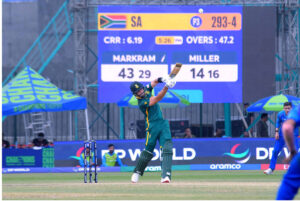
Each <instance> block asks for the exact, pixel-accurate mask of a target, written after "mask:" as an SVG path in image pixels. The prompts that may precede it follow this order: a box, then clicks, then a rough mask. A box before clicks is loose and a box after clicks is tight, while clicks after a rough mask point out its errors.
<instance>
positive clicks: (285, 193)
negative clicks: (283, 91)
mask: <svg viewBox="0 0 300 201" xmlns="http://www.w3.org/2000/svg"><path fill="white" fill-rule="evenodd" d="M299 126H300V105H298V106H297V107H296V108H294V109H293V110H292V111H291V112H290V113H289V115H288V118H287V120H286V121H285V122H284V124H283V125H282V132H283V136H284V139H285V142H286V145H287V147H288V149H289V151H290V155H289V156H288V158H287V159H286V161H287V162H290V161H291V163H290V167H289V169H288V171H287V173H286V174H285V175H284V177H283V180H282V182H281V185H280V187H279V190H278V193H277V197H276V199H277V200H292V199H293V198H294V197H295V195H296V194H297V192H298V188H299V187H300V153H297V149H296V146H295V143H294V141H295V135H294V131H295V129H296V128H298V127H299Z"/></svg>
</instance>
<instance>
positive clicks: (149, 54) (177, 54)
mask: <svg viewBox="0 0 300 201" xmlns="http://www.w3.org/2000/svg"><path fill="white" fill-rule="evenodd" d="M98 55H99V61H98V68H99V69H98V84H99V91H98V102H100V103H116V102H118V101H119V100H120V99H122V97H124V96H126V95H127V94H128V93H130V89H129V86H130V83H131V82H133V81H140V82H142V83H143V84H146V83H149V82H151V81H152V80H154V79H155V78H157V77H161V76H167V75H168V74H169V73H170V72H171V70H172V68H173V67H174V66H175V63H182V64H183V65H182V69H181V71H180V73H179V74H178V75H177V77H176V80H177V84H176V86H175V87H174V89H172V90H175V91H176V92H177V93H179V94H181V95H182V96H184V97H185V98H187V99H188V100H189V101H190V102H192V103H224V102H226V103H236V102H242V7H239V6H179V7H178V6H99V7H98Z"/></svg>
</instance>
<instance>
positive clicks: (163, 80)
mask: <svg viewBox="0 0 300 201" xmlns="http://www.w3.org/2000/svg"><path fill="white" fill-rule="evenodd" d="M167 80H168V78H165V77H159V78H157V81H158V83H163V82H165V83H166V81H167Z"/></svg>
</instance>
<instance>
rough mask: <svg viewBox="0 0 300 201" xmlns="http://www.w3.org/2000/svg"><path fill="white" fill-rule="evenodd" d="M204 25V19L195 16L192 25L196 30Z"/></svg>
mask: <svg viewBox="0 0 300 201" xmlns="http://www.w3.org/2000/svg"><path fill="white" fill-rule="evenodd" d="M201 24H202V19H201V18H200V17H199V16H194V17H192V18H191V25H192V27H194V28H198V27H200V26H201Z"/></svg>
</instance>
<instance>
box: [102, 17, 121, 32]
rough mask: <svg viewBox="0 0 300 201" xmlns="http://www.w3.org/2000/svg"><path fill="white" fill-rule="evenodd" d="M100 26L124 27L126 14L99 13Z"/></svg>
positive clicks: (109, 27)
mask: <svg viewBox="0 0 300 201" xmlns="http://www.w3.org/2000/svg"><path fill="white" fill-rule="evenodd" d="M100 28H102V29H125V28H126V15H101V16H100Z"/></svg>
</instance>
